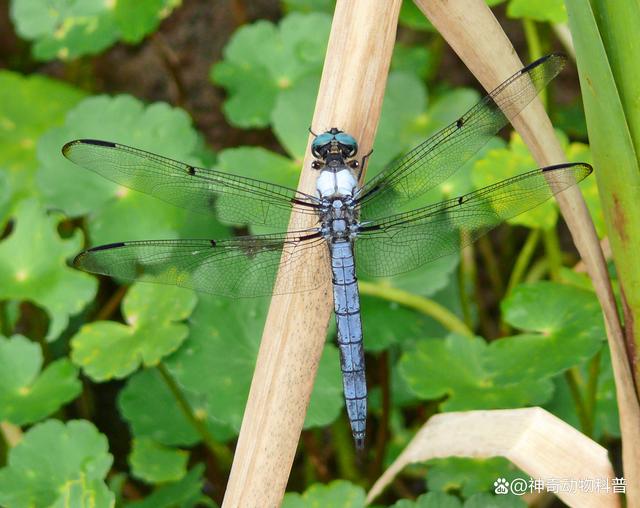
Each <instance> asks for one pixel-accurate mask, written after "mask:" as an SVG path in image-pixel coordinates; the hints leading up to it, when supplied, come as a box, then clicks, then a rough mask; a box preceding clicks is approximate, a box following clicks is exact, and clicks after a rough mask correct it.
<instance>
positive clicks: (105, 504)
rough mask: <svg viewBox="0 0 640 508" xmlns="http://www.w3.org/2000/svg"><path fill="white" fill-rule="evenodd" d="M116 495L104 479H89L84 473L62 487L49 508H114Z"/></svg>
mask: <svg viewBox="0 0 640 508" xmlns="http://www.w3.org/2000/svg"><path fill="white" fill-rule="evenodd" d="M114 498H115V496H114V495H113V492H111V491H110V490H109V488H108V487H107V486H106V485H105V484H104V482H103V481H102V480H98V479H94V480H87V478H86V476H85V475H84V474H81V475H80V478H79V479H77V480H71V481H68V482H66V483H65V484H64V486H62V487H61V488H60V496H59V497H58V499H57V500H56V502H55V503H53V504H52V505H50V506H49V507H48V508H69V507H71V506H72V507H73V508H114V507H115V499H114Z"/></svg>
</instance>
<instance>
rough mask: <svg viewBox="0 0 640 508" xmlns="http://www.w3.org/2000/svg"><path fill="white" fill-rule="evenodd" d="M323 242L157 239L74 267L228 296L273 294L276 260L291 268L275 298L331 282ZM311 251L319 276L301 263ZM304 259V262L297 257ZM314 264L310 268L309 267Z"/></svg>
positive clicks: (90, 256) (308, 236)
mask: <svg viewBox="0 0 640 508" xmlns="http://www.w3.org/2000/svg"><path fill="white" fill-rule="evenodd" d="M323 246H326V242H325V240H324V239H323V238H322V237H321V236H320V235H319V234H318V233H316V232H315V230H307V231H302V232H298V233H283V234H274V235H258V236H245V237H237V238H231V239H228V240H220V241H215V240H156V241H136V242H120V243H113V244H108V245H101V246H99V247H94V248H91V249H88V250H86V251H84V252H82V253H80V254H79V255H78V256H77V257H76V258H75V260H74V265H75V266H76V267H78V268H80V269H82V270H85V271H88V272H92V273H98V274H103V275H109V276H112V277H116V278H122V279H127V280H140V281H146V282H156V283H161V284H173V285H177V286H182V287H186V288H190V289H194V290H196V291H201V292H205V293H213V294H217V295H221V296H228V297H252V296H265V295H270V294H273V293H274V281H275V278H276V273H277V271H278V267H279V266H280V260H281V257H282V256H283V254H285V255H286V257H285V260H284V261H283V265H282V266H283V268H282V269H283V270H290V269H292V268H293V267H294V265H296V272H295V277H293V278H292V279H291V285H289V286H286V287H285V286H283V285H281V284H280V285H278V290H277V291H276V293H280V294H281V293H295V292H300V291H309V290H311V289H315V288H318V287H320V286H322V285H323V284H325V283H327V281H329V280H330V273H331V272H330V270H329V264H328V250H327V249H326V247H325V248H324V249H322V247H323ZM314 249H321V250H320V251H319V252H315V253H316V254H318V255H321V256H323V263H324V265H323V267H324V269H325V270H326V272H325V273H324V276H322V275H319V274H318V273H317V268H314V267H315V266H316V265H315V264H312V263H306V262H301V261H304V259H306V256H308V255H310V254H312V253H313V252H312V251H313V250H314ZM302 256H305V258H302ZM312 265H313V266H312Z"/></svg>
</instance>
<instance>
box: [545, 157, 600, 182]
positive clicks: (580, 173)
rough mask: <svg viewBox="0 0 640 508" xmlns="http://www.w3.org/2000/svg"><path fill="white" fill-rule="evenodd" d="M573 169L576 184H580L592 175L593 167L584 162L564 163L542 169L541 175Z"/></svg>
mask: <svg viewBox="0 0 640 508" xmlns="http://www.w3.org/2000/svg"><path fill="white" fill-rule="evenodd" d="M567 168H574V169H575V170H576V171H575V177H576V181H577V182H581V181H582V180H584V179H585V178H587V177H588V176H589V175H590V174H591V173H593V166H592V165H591V164H587V163H586V162H564V163H562V164H554V165H553V166H547V167H544V168H542V172H543V173H548V172H551V171H557V170H560V169H567Z"/></svg>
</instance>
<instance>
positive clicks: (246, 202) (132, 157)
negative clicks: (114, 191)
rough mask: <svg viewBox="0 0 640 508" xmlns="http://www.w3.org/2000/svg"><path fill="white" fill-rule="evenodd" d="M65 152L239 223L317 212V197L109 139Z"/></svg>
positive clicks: (114, 177) (116, 178)
mask: <svg viewBox="0 0 640 508" xmlns="http://www.w3.org/2000/svg"><path fill="white" fill-rule="evenodd" d="M62 153H63V154H64V156H65V157H66V158H67V159H69V160H71V161H72V162H74V163H76V164H78V165H79V166H82V167H84V168H86V169H89V170H91V171H93V172H95V173H98V174H99V175H101V176H103V177H104V178H107V179H108V180H111V181H113V182H116V183H118V184H120V185H124V186H125V187H128V188H130V189H134V190H137V191H140V192H144V193H147V194H150V195H152V196H155V197H157V198H159V199H162V200H164V201H167V202H168V203H171V204H173V205H176V206H180V207H182V208H186V209H189V210H193V211H196V212H203V213H212V214H216V215H217V216H218V217H219V218H220V219H222V220H224V221H227V222H231V223H234V224H256V225H271V226H280V227H286V225H287V223H288V220H289V215H290V213H291V210H292V209H296V211H298V212H300V213H303V214H310V215H313V216H315V215H316V209H317V207H318V206H319V202H318V200H317V199H316V198H315V197H312V196H309V195H307V194H303V193H301V192H298V191H296V190H294V189H289V188H288V187H282V186H280V185H275V184H270V183H267V182H263V181H260V180H254V179H251V178H244V177H241V176H236V175H231V174H227V173H222V172H219V171H214V170H211V169H205V168H198V167H195V166H191V165H189V164H186V163H183V162H178V161H175V160H172V159H168V158H166V157H161V156H160V155H156V154H153V153H149V152H145V151H143V150H138V149H137V148H131V147H129V146H125V145H120V144H118V143H111V142H107V141H98V140H89V139H81V140H76V141H71V142H70V143H67V144H66V145H65V146H64V147H63V149H62Z"/></svg>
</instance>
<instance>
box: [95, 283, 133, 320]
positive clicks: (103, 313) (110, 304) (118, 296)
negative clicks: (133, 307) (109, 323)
mask: <svg viewBox="0 0 640 508" xmlns="http://www.w3.org/2000/svg"><path fill="white" fill-rule="evenodd" d="M128 289H129V286H120V287H119V288H118V289H117V290H116V291H115V293H113V294H112V295H111V297H110V298H109V300H107V302H106V303H105V304H104V305H103V306H102V308H101V309H100V310H99V311H98V312H96V317H95V321H103V320H105V319H109V318H110V317H111V316H112V315H113V313H114V312H115V311H116V310H117V309H118V307H120V302H122V299H123V298H124V297H125V295H126V294H127V290H128Z"/></svg>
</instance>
